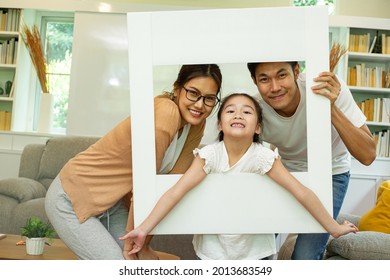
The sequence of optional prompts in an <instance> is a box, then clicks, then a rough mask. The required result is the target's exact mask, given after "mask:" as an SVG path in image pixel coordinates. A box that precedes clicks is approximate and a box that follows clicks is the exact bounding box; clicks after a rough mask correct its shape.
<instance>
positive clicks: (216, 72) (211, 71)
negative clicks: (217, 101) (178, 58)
mask: <svg viewBox="0 0 390 280" xmlns="http://www.w3.org/2000/svg"><path fill="white" fill-rule="evenodd" d="M198 77H210V78H212V79H213V80H214V81H215V82H216V84H217V86H218V91H217V95H219V96H218V97H220V94H221V85H222V74H221V70H220V69H219V66H218V65H217V64H186V65H183V66H182V67H181V68H180V71H179V74H178V75H177V79H176V81H175V83H174V84H173V86H174V88H182V87H184V85H185V84H186V83H187V82H188V81H189V80H191V79H193V78H198Z"/></svg>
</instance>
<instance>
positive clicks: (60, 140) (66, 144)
mask: <svg viewBox="0 0 390 280" xmlns="http://www.w3.org/2000/svg"><path fill="white" fill-rule="evenodd" d="M98 139H99V138H96V137H82V136H64V137H57V138H51V139H49V140H48V141H47V143H46V146H45V150H44V152H43V154H42V158H41V165H40V167H39V174H38V178H39V181H40V182H41V183H42V184H44V185H45V187H46V189H47V188H48V187H49V186H50V183H51V181H52V180H53V179H54V178H55V177H56V176H57V174H58V173H59V172H60V170H61V169H62V167H63V166H64V165H65V164H66V163H67V162H68V161H69V160H70V159H71V158H73V157H74V156H75V155H77V154H78V153H80V152H82V151H84V150H86V149H87V148H88V147H89V146H91V145H92V144H93V143H95V142H96V141H97V140H98Z"/></svg>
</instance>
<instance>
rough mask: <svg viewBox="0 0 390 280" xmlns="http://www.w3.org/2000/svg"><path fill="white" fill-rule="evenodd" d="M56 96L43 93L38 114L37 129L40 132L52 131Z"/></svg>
mask: <svg viewBox="0 0 390 280" xmlns="http://www.w3.org/2000/svg"><path fill="white" fill-rule="evenodd" d="M53 105H54V96H53V95H52V94H49V93H42V94H41V104H40V108H39V114H38V126H37V131H38V132H39V133H50V132H51V123H52V119H53Z"/></svg>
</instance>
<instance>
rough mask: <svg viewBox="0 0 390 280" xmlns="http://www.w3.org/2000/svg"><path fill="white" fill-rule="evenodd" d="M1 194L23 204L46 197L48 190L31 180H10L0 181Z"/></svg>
mask: <svg viewBox="0 0 390 280" xmlns="http://www.w3.org/2000/svg"><path fill="white" fill-rule="evenodd" d="M0 193H1V194H2V195H5V196H9V197H12V198H14V199H16V200H18V201H19V203H21V202H25V201H28V200H30V199H34V198H39V197H45V195H46V188H45V187H44V186H43V185H42V184H41V183H39V182H37V181H34V180H32V179H29V178H9V179H3V180H1V181H0Z"/></svg>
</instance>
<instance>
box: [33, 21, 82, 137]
mask: <svg viewBox="0 0 390 280" xmlns="http://www.w3.org/2000/svg"><path fill="white" fill-rule="evenodd" d="M73 26H74V18H73V15H72V16H42V18H41V35H42V42H43V45H44V50H45V55H46V62H47V80H48V84H49V91H50V93H51V94H53V95H54V110H53V114H54V115H53V123H52V131H53V132H55V133H64V132H65V129H66V118H67V111H68V97H69V82H70V70H71V61H72V42H73ZM40 94H41V93H40V91H39V92H37V94H36V102H39V100H40V98H39V96H40ZM36 115H37V112H36Z"/></svg>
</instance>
